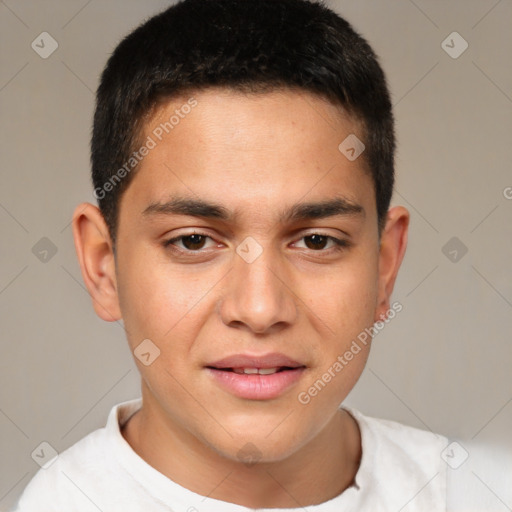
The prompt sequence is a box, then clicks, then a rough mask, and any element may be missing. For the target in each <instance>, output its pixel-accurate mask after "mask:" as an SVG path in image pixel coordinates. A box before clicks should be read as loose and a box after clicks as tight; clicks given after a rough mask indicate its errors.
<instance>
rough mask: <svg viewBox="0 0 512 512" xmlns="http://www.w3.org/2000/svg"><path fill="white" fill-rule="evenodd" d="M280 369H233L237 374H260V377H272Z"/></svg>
mask: <svg viewBox="0 0 512 512" xmlns="http://www.w3.org/2000/svg"><path fill="white" fill-rule="evenodd" d="M277 370H279V368H233V371H234V372H235V373H240V374H245V375H254V374H256V373H259V374H260V375H272V374H273V373H276V372H277Z"/></svg>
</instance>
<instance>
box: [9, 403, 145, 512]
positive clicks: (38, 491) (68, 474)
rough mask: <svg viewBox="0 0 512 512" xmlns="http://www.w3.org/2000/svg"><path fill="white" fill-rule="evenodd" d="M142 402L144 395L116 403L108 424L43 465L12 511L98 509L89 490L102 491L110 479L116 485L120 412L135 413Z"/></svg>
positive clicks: (122, 413) (125, 413)
mask: <svg viewBox="0 0 512 512" xmlns="http://www.w3.org/2000/svg"><path fill="white" fill-rule="evenodd" d="M139 405H140V399H136V400H131V401H129V402H123V403H121V404H117V405H116V406H114V407H113V408H112V409H111V411H110V414H109V416H108V420H107V424H106V426H105V427H103V428H99V429H97V430H95V431H94V432H91V433H90V434H88V435H87V436H85V437H84V438H82V439H80V440H79V441H78V442H76V443H75V444H73V445H72V446H71V447H69V448H68V449H66V450H64V451H63V452H61V453H60V454H58V455H57V457H56V458H54V459H53V461H51V462H48V463H47V464H46V466H45V467H43V468H41V469H39V471H38V472H37V473H36V474H35V476H34V477H33V478H32V480H31V481H30V482H29V484H28V485H27V487H26V488H25V490H24V491H23V493H22V495H21V497H20V498H19V500H18V503H17V504H16V505H15V508H13V509H12V511H11V512H31V511H36V510H37V511H40V510H49V509H48V508H45V507H50V506H51V507H52V509H53V508H59V507H65V506H71V505H73V506H74V507H73V510H78V508H79V509H80V510H89V507H90V509H91V510H96V511H97V508H96V507H95V506H94V503H93V501H92V500H91V496H90V494H89V492H88V490H89V489H92V488H94V489H95V492H96V491H99V492H101V488H102V486H105V485H107V482H108V483H109V486H110V487H112V483H113V482H115V478H114V479H113V478H112V477H113V476H114V475H113V473H114V472H115V471H116V462H115V450H116V447H115V444H116V443H117V442H119V439H118V436H119V420H122V418H121V417H120V416H123V415H124V416H126V415H128V414H133V412H134V411H135V410H137V408H138V407H139ZM111 490H112V489H111ZM76 505H80V506H79V507H75V506H76Z"/></svg>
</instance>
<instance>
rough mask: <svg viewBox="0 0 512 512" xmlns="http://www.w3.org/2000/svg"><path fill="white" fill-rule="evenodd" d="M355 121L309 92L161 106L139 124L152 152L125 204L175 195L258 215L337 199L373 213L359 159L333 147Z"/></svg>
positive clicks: (224, 95)
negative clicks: (295, 205)
mask: <svg viewBox="0 0 512 512" xmlns="http://www.w3.org/2000/svg"><path fill="white" fill-rule="evenodd" d="M354 136H356V137H357V138H358V139H363V140H364V138H363V130H362V129H361V125H360V124H359V123H358V122H356V121H355V120H353V119H352V118H351V117H350V116H349V115H348V114H347V113H346V112H344V111H343V110H342V109H341V108H340V107H338V106H335V105H333V104H331V103H330V102H328V101H326V100H324V99H322V98H320V97H318V96H316V95H313V94H310V93H307V92H303V91H300V92H297V91H291V90H279V91H274V92H270V93H257V94H243V93H240V92H233V91H229V90H225V89H210V90H206V91H201V92H196V93H190V95H183V96H181V97H178V98H174V99H172V100H170V101H167V102H165V103H160V104H159V106H158V108H156V109H155V110H154V111H153V113H152V115H151V117H150V118H149V120H148V121H147V122H146V125H145V127H144V132H143V137H142V139H141V140H142V142H143V144H144V143H146V144H147V145H148V146H149V145H151V146H152V148H151V150H149V151H147V152H146V156H144V158H142V159H141V161H140V163H139V164H138V165H137V169H136V174H135V176H134V177H133V179H132V182H131V184H130V186H129V187H128V189H127V191H126V192H125V194H124V196H127V197H129V200H127V201H124V198H123V202H124V203H125V204H130V205H132V206H133V207H135V205H136V206H137V208H139V213H142V212H143V211H145V210H146V211H147V208H148V206H150V205H156V204H162V203H165V202H168V199H169V197H174V196H178V197H181V198H184V197H185V198H186V197H188V198H191V199H195V200H204V201H207V202H209V203H215V204H218V205H226V207H227V208H228V209H229V210H231V211H235V210H236V211H237V212H238V213H239V214H240V215H243V212H244V211H247V212H248V214H249V215H251V216H254V215H255V214H257V215H260V216H261V215H262V214H263V213H264V212H265V211H266V209H269V211H270V210H272V211H276V208H278V209H279V212H280V213H279V216H280V220H282V218H283V215H284V213H283V208H282V207H283V206H284V205H285V204H296V203H297V202H313V201H318V200H325V199H327V198H335V197H343V198H344V199H346V201H347V202H349V203H353V204H359V205H361V206H363V208H364V210H365V211H366V212H367V213H371V211H372V209H374V206H373V203H374V202H375V201H374V190H373V188H374V187H373V183H372V180H371V176H370V175H369V173H368V171H367V167H366V162H365V160H364V158H362V157H359V158H356V159H354V160H351V159H348V158H347V157H346V155H345V154H344V153H343V152H342V151H340V149H339V147H340V144H342V143H343V141H345V140H346V139H347V137H354Z"/></svg>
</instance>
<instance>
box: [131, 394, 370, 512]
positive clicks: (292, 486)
mask: <svg viewBox="0 0 512 512" xmlns="http://www.w3.org/2000/svg"><path fill="white" fill-rule="evenodd" d="M145 398H146V397H144V399H143V404H144V405H143V407H142V408H141V409H140V410H139V411H138V412H137V413H136V414H135V415H133V416H132V417H131V418H130V420H129V421H128V422H127V423H126V424H125V425H124V427H123V429H122V435H123V437H124V438H125V439H126V441H127V442H128V444H130V446H131V447H132V449H133V450H134V451H135V452H136V453H137V454H138V455H139V456H140V457H141V458H142V459H144V460H145V461H146V462H147V463H148V464H150V465H151V466H152V467H154V468H155V469H156V470H157V471H159V472H160V473H162V474H163V475H165V476H167V477H168V478H170V479H171V480H173V481H174V482H176V483H177V484H179V485H181V486H182V487H185V488H187V489H189V490H190V491H192V492H195V493H197V494H200V495H202V496H208V497H209V498H212V499H216V500H221V501H226V502H231V503H236V504H238V505H242V506H245V507H249V508H301V507H305V506H310V505H317V504H319V503H323V502H325V501H328V500H330V499H332V498H334V497H336V496H338V495H339V494H340V493H342V492H343V491H344V490H345V489H347V488H348V487H350V486H351V485H352V484H353V482H354V477H355V475H356V473H357V470H358V467H359V461H360V459H361V437H360V432H359V428H358V426H357V422H356V421H355V420H354V418H352V416H351V415H350V414H349V413H348V412H347V411H345V410H343V409H339V410H338V411H337V412H336V414H335V415H334V416H333V417H332V418H331V420H330V421H329V422H328V423H327V425H326V426H325V428H324V429H323V430H322V431H321V432H320V433H319V434H318V435H317V436H316V437H314V438H313V439H312V440H311V441H309V442H308V443H307V444H305V445H304V446H302V447H301V448H300V449H299V450H298V451H296V452H295V453H293V454H292V455H291V456H289V457H287V458H286V459H284V460H279V461H277V462H265V463H255V464H244V463H242V462H240V461H234V460H231V459H228V458H226V457H223V456H222V455H220V454H219V453H218V452H216V451H215V450H214V449H212V448H211V447H210V446H208V445H206V444H205V443H204V442H202V441H201V440H199V439H197V438H196V437H194V436H193V435H192V434H191V433H190V432H185V431H183V430H180V429H179V428H176V427H175V426H172V427H170V425H169V420H168V419H167V420H166V419H165V418H163V417H162V415H161V413H159V412H156V413H155V412H154V411H153V410H151V406H150V405H149V404H151V402H150V400H148V401H146V399H145ZM148 402H149V404H148Z"/></svg>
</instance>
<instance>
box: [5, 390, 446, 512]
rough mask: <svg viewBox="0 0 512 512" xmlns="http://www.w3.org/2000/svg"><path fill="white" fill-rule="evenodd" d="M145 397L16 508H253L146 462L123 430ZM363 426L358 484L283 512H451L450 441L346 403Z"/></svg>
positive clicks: (126, 405)
mask: <svg viewBox="0 0 512 512" xmlns="http://www.w3.org/2000/svg"><path fill="white" fill-rule="evenodd" d="M141 405H142V399H140V398H139V399H135V400H130V401H128V402H123V403H121V404H118V405H116V406H115V407H113V408H112V410H111V411H110V414H109V417H108V421H107V424H106V426H105V427H104V428H100V429H98V430H96V431H94V432H92V433H91V434H89V435H87V436H86V437H84V438H83V439H81V440H80V441H78V442H77V443H76V444H74V445H73V446H71V447H70V448H68V449H67V450H65V451H64V452H62V453H61V454H59V455H58V456H57V457H56V458H55V459H54V460H53V462H52V463H51V464H50V465H49V466H46V469H43V468H41V469H40V470H39V471H38V473H37V474H36V475H35V476H34V478H33V479H32V480H31V481H30V482H29V484H28V486H27V487H26V489H25V491H24V493H23V494H22V496H21V498H20V499H19V501H18V504H17V505H16V506H15V508H14V509H13V511H14V512H35V511H37V512H57V511H58V512H89V511H90V512H98V510H99V511H101V512H131V511H144V512H150V511H151V512H160V511H162V512H163V511H174V512H207V511H208V512H246V511H248V510H253V509H249V508H246V507H243V506H240V505H235V504H233V503H228V502H225V501H219V500H215V499H211V498H208V497H205V496H201V495H199V494H196V493H194V492H192V491H190V490H188V489H186V488H184V487H182V486H181V485H179V484H177V483H176V482H174V481H172V480H170V479H169V478H167V477H166V476H164V475H163V474H162V473H160V472H158V471H157V470H156V469H155V468H153V467H152V466H150V465H149V464H148V463H147V462H145V461H144V459H142V458H141V457H140V456H139V455H137V453H135V451H134V450H133V449H132V448H131V446H130V445H129V444H128V443H127V442H126V440H125V439H124V437H123V436H122V434H121V430H120V425H121V426H122V425H124V423H125V422H126V421H128V419H129V418H130V416H132V415H133V414H134V413H135V412H136V411H137V410H138V409H139V408H140V407H141ZM344 409H345V410H347V411H348V412H349V413H350V414H351V415H352V416H353V417H354V418H355V419H356V421H357V423H358V425H359V429H360V431H361V443H362V457H361V462H360V467H359V469H358V471H357V474H356V476H355V484H354V485H352V486H351V487H349V488H348V489H346V490H345V491H343V492H342V493H341V494H340V495H338V496H337V497H335V498H333V499H331V500H329V501H326V502H324V503H321V504H319V505H311V506H308V507H306V508H305V509H304V508H300V509H299V508H297V509H290V508H288V509H275V508H274V509H258V510H271V511H272V512H277V511H279V510H283V511H286V512H294V511H296V512H298V511H299V510H300V511H302V512H303V511H304V510H307V511H308V512H334V511H336V512H342V511H356V510H357V511H359V512H363V511H369V512H379V511H393V512H398V511H401V512H413V511H422V512H423V511H425V512H441V511H443V512H444V511H446V490H447V464H446V463H445V461H444V460H443V459H442V457H441V453H442V452H443V450H445V448H446V447H447V446H448V444H449V442H448V439H447V438H446V437H444V436H440V435H436V434H433V433H431V432H427V431H424V430H420V429H416V428H413V427H409V426H405V425H402V424H400V423H397V422H394V421H388V420H382V419H377V418H372V417H368V416H365V415H363V414H362V413H361V412H359V411H357V410H355V409H353V408H349V407H344Z"/></svg>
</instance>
